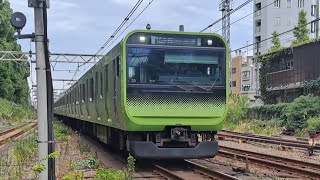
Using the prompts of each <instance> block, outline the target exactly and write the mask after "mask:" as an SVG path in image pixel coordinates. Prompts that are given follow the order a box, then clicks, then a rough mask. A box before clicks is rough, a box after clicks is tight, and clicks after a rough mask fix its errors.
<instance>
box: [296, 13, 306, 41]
mask: <svg viewBox="0 0 320 180" xmlns="http://www.w3.org/2000/svg"><path fill="white" fill-rule="evenodd" d="M306 16H307V13H306V12H305V11H304V10H301V11H300V12H299V19H298V25H297V26H295V30H294V31H293V35H294V37H296V40H295V41H293V45H297V44H301V43H303V42H306V41H308V40H309V36H308V33H309V30H308V28H307V24H308V22H307V18H306Z"/></svg>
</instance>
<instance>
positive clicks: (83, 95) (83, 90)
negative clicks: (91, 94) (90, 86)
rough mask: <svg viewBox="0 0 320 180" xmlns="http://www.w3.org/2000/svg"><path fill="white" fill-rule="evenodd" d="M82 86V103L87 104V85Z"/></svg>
mask: <svg viewBox="0 0 320 180" xmlns="http://www.w3.org/2000/svg"><path fill="white" fill-rule="evenodd" d="M81 86H82V88H81V89H82V93H81V96H82V97H81V100H82V102H85V100H86V98H85V97H86V88H85V85H84V84H81Z"/></svg>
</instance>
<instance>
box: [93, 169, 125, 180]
mask: <svg viewBox="0 0 320 180" xmlns="http://www.w3.org/2000/svg"><path fill="white" fill-rule="evenodd" d="M94 179H96V180H105V179H109V180H125V174H124V172H123V171H120V170H115V169H102V168H99V169H98V170H97V171H96V175H95V176H94Z"/></svg>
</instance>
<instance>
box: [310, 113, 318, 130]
mask: <svg viewBox="0 0 320 180" xmlns="http://www.w3.org/2000/svg"><path fill="white" fill-rule="evenodd" d="M307 124H308V127H307V130H308V131H320V116H317V117H312V118H310V119H308V120H307Z"/></svg>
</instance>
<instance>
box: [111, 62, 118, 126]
mask: <svg viewBox="0 0 320 180" xmlns="http://www.w3.org/2000/svg"><path fill="white" fill-rule="evenodd" d="M117 62H118V58H116V59H114V60H113V63H112V64H113V72H114V73H113V92H112V96H113V101H112V106H113V109H112V110H113V112H114V120H115V121H118V118H117V115H118V112H117V67H118V66H117Z"/></svg>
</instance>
